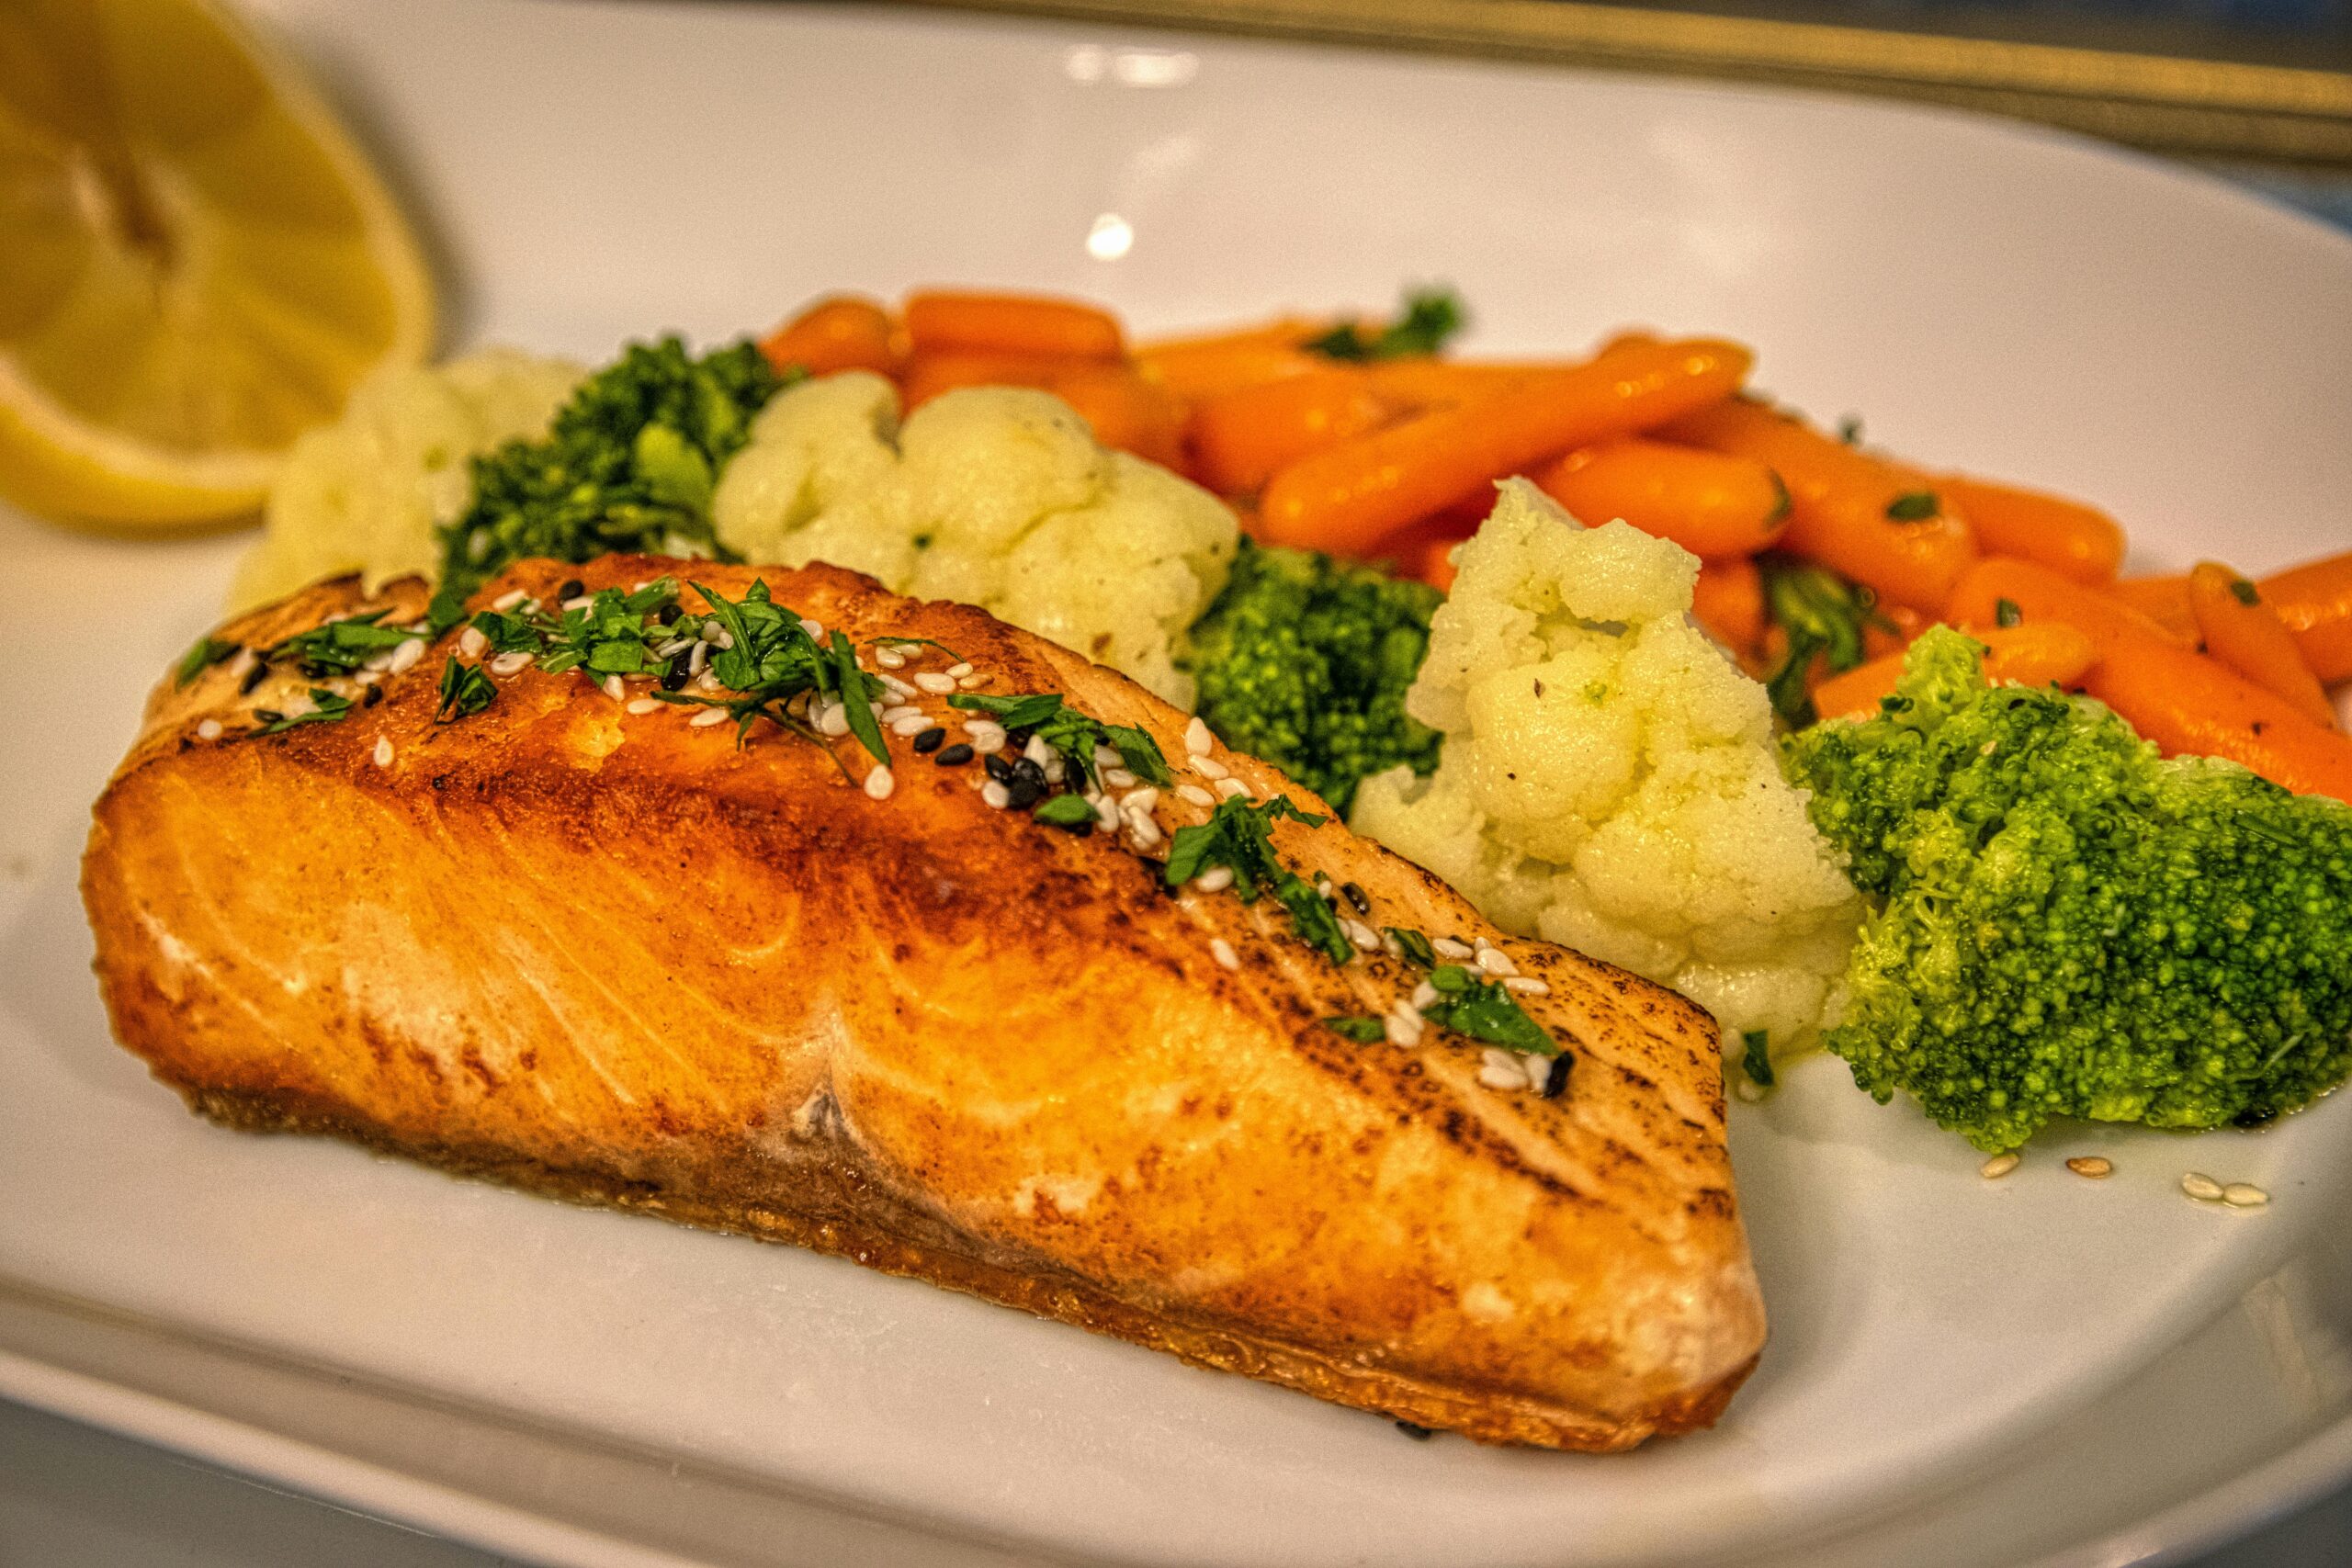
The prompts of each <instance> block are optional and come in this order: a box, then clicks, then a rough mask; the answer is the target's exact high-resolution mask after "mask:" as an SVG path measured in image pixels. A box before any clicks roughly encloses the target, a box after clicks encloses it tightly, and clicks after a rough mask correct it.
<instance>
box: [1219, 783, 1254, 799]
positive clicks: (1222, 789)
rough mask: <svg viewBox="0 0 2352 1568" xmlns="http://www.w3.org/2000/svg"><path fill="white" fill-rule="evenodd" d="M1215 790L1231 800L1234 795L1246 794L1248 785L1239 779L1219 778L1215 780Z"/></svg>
mask: <svg viewBox="0 0 2352 1568" xmlns="http://www.w3.org/2000/svg"><path fill="white" fill-rule="evenodd" d="M1216 792H1217V794H1219V795H1223V796H1225V798H1226V799H1227V800H1231V799H1232V798H1233V797H1234V796H1236V795H1248V794H1249V793H1250V786H1249V785H1248V784H1243V783H1242V782H1241V781H1240V780H1239V779H1219V780H1217V781H1216Z"/></svg>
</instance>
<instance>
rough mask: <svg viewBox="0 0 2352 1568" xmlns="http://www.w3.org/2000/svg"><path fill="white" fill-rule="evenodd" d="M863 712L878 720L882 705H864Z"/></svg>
mask: <svg viewBox="0 0 2352 1568" xmlns="http://www.w3.org/2000/svg"><path fill="white" fill-rule="evenodd" d="M865 711H866V712H868V713H870V714H872V715H873V716H875V717H876V718H880V717H881V716H882V705H881V704H880V703H868V704H866V705H865Z"/></svg>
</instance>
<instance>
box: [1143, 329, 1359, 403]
mask: <svg viewBox="0 0 2352 1568" xmlns="http://www.w3.org/2000/svg"><path fill="white" fill-rule="evenodd" d="M1136 365H1137V366H1139V367H1141V368H1142V370H1143V372H1144V374H1145V375H1147V376H1149V377H1150V378H1152V379H1153V380H1155V381H1158V382H1159V384H1160V385H1161V386H1163V387H1165V388H1167V389H1169V391H1170V392H1171V393H1173V394H1175V395H1176V396H1177V397H1180V398H1182V399H1184V400H1187V401H1204V400H1207V399H1210V398H1217V397H1223V396H1224V395H1226V394H1227V393H1228V392H1238V391H1241V390H1243V389H1247V388H1250V387H1258V386H1263V385H1264V384H1265V383H1267V382H1269V381H1279V380H1281V379H1283V378H1284V377H1286V376H1304V375H1306V374H1308V373H1309V372H1311V371H1316V370H1323V369H1328V368H1329V367H1330V365H1331V361H1330V360H1329V359H1327V358H1325V357H1324V356H1323V355H1319V354H1309V353H1308V352H1307V351H1306V350H1305V349H1303V348H1296V347H1294V346H1292V345H1291V344H1286V343H1266V342H1249V343H1239V342H1237V343H1232V344H1208V343H1203V344H1186V345H1182V346H1179V347H1171V348H1165V349H1146V350H1143V351H1142V352H1139V353H1138V354H1136Z"/></svg>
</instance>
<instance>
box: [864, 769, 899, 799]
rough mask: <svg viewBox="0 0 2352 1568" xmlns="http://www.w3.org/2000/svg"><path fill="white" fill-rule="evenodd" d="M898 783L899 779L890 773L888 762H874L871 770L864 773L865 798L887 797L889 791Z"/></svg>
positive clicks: (888, 796)
mask: <svg viewBox="0 0 2352 1568" xmlns="http://www.w3.org/2000/svg"><path fill="white" fill-rule="evenodd" d="M898 785H899V781H898V779H897V777H896V776H895V775H893V774H892V773H891V772H890V764H889V763H888V762H876V763H875V764H874V767H873V770H872V771H871V772H869V773H867V774H866V775H865V794H866V796H867V798H869V799H872V800H888V799H889V798H890V792H891V791H892V790H894V789H896V788H897V787H898Z"/></svg>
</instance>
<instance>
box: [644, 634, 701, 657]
mask: <svg viewBox="0 0 2352 1568" xmlns="http://www.w3.org/2000/svg"><path fill="white" fill-rule="evenodd" d="M692 646H693V643H692V641H691V640H690V639H689V638H686V637H672V638H671V639H670V640H669V641H668V642H665V643H663V644H662V646H661V647H659V648H657V649H654V650H653V657H654V658H656V659H674V658H676V657H677V656H678V655H679V654H681V653H684V652H685V651H686V649H688V648H690V647H692Z"/></svg>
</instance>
